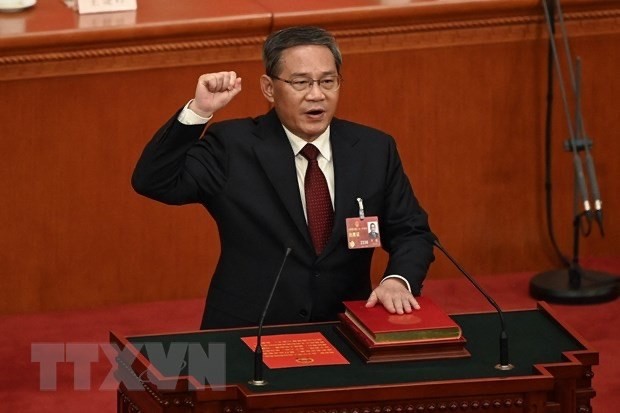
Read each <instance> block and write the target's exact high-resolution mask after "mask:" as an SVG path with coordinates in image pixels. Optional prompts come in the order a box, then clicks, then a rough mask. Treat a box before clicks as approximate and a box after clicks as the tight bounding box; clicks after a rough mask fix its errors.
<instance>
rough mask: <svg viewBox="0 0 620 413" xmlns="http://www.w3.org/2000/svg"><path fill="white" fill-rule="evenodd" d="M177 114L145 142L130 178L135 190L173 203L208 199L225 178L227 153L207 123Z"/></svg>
mask: <svg viewBox="0 0 620 413" xmlns="http://www.w3.org/2000/svg"><path fill="white" fill-rule="evenodd" d="M177 116H178V113H177V114H175V115H174V116H173V117H172V118H171V119H170V120H168V122H166V124H165V125H164V126H162V127H161V129H159V131H157V133H156V134H155V136H154V137H153V138H152V139H151V141H150V142H149V143H148V144H147V145H146V147H145V149H144V151H143V152H142V155H141V156H140V159H139V160H138V163H137V165H136V168H135V170H134V172H133V176H132V179H131V183H132V186H133V188H134V190H135V191H136V192H138V193H139V194H141V195H144V196H146V197H148V198H152V199H155V200H157V201H160V202H163V203H166V204H172V205H180V204H188V203H194V202H202V203H205V202H207V201H208V199H209V197H210V196H213V195H214V194H216V193H217V192H219V191H220V190H221V188H222V187H223V186H224V182H225V164H226V155H225V150H224V148H223V146H222V145H220V144H219V142H220V141H219V140H218V139H217V138H214V137H212V138H211V139H204V138H203V139H201V135H202V132H203V130H204V128H205V125H184V124H182V123H180V122H179V121H178V120H177Z"/></svg>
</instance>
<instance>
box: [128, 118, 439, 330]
mask: <svg viewBox="0 0 620 413" xmlns="http://www.w3.org/2000/svg"><path fill="white" fill-rule="evenodd" d="M176 117H177V115H175V116H174V117H172V118H171V119H170V120H169V121H168V122H167V123H166V124H165V125H164V126H163V127H162V128H161V129H160V130H159V131H158V132H157V133H156V134H155V136H154V137H153V139H152V140H151V141H150V142H149V143H148V145H147V146H146V148H145V150H144V152H143V154H142V156H141V158H140V160H139V161H138V164H137V166H136V169H135V171H134V174H133V178H132V184H133V187H134V189H135V190H136V191H137V192H138V193H140V194H143V195H145V196H147V197H150V198H152V199H155V200H158V201H161V202H164V203H168V204H187V203H201V204H202V205H204V206H205V208H206V209H207V210H208V211H209V213H210V214H211V215H212V216H213V218H214V219H215V221H216V222H217V225H218V230H219V236H220V242H221V255H220V258H219V261H218V263H217V266H216V268H215V272H214V274H213V277H212V281H211V284H210V287H209V292H208V295H207V300H206V306H205V313H204V316H203V322H202V328H219V327H237V326H249V325H256V324H257V322H258V320H259V318H260V315H261V314H262V311H263V307H264V305H265V303H266V301H267V297H268V295H269V292H270V290H271V288H272V285H273V282H274V280H275V276H276V273H277V272H278V269H279V267H280V265H281V262H282V259H283V257H284V252H285V250H286V248H287V247H290V248H291V249H292V253H291V254H290V256H289V258H288V260H287V262H286V264H285V266H284V269H283V272H282V275H281V278H280V281H279V283H278V286H277V288H276V291H275V295H274V297H273V299H272V302H271V306H270V308H269V312H268V313H267V318H266V323H267V324H281V323H300V322H309V321H325V320H333V319H335V318H336V316H337V314H338V313H339V312H342V311H343V306H342V301H344V300H362V299H366V298H367V297H368V295H369V294H370V292H371V284H370V264H371V258H372V254H373V251H374V249H356V250H349V249H348V247H347V238H346V227H345V219H346V218H348V217H355V216H358V203H357V201H356V199H357V198H358V197H360V198H362V199H363V201H364V208H365V213H366V215H367V216H374V215H377V216H378V217H379V224H380V228H381V235H382V246H383V248H385V249H386V250H387V251H388V252H389V256H390V258H389V262H388V265H387V268H386V271H385V275H390V274H399V275H401V276H403V277H405V278H406V279H407V280H408V281H409V282H410V284H411V286H412V289H413V292H414V294H416V295H417V294H419V293H420V289H421V287H422V281H423V279H424V277H425V275H426V272H427V270H428V267H429V265H430V263H431V262H432V261H433V259H434V257H433V250H432V248H433V247H432V236H431V234H430V230H429V227H428V222H427V216H426V213H425V212H424V211H423V210H422V208H421V207H420V205H419V204H418V201H417V200H416V198H415V196H414V194H413V191H412V189H411V185H410V183H409V180H408V179H407V177H406V175H405V174H404V171H403V168H402V165H401V161H400V158H399V156H398V153H397V150H396V145H395V142H394V140H393V139H392V138H391V137H390V136H388V135H386V134H385V133H383V132H380V131H378V130H375V129H372V128H369V127H366V126H362V125H359V124H355V123H351V122H347V121H344V120H340V119H333V121H332V123H331V135H330V140H331V145H332V154H333V162H334V175H335V194H334V198H335V213H334V228H333V232H332V235H331V238H330V239H329V241H328V243H327V246H326V247H325V249H324V250H323V252H322V253H321V254H320V256H318V257H317V256H316V253H315V251H314V248H313V246H312V242H311V240H310V235H309V232H308V228H307V225H306V221H305V217H304V212H303V208H302V204H301V199H300V194H299V187H298V183H297V175H296V169H295V160H294V154H293V150H292V148H291V146H290V143H289V141H288V139H287V137H286V134H285V132H284V129H283V127H282V125H281V123H280V120H279V119H278V117H277V115H276V113H275V111H274V110H271V111H270V112H268V113H267V114H266V115H264V116H260V117H258V118H255V119H250V118H247V119H237V120H230V121H224V122H219V123H214V124H211V125H210V126H209V127H208V129H207V131H206V133H205V135H204V137H202V138H200V137H201V135H202V133H203V130H204V126H203V125H193V126H187V125H183V124H181V123H180V122H178V121H177V120H176Z"/></svg>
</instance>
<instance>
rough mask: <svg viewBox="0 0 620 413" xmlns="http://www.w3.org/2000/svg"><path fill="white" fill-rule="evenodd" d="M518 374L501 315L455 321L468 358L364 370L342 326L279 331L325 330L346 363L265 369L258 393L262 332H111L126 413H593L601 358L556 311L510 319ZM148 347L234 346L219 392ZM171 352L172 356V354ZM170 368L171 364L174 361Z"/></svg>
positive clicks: (513, 314) (279, 329)
mask: <svg viewBox="0 0 620 413" xmlns="http://www.w3.org/2000/svg"><path fill="white" fill-rule="evenodd" d="M505 316H506V322H507V326H508V333H509V336H510V350H511V362H512V363H513V364H514V365H515V369H514V370H512V371H503V372H502V371H498V370H495V369H494V368H493V366H494V364H495V363H496V362H497V358H498V352H499V349H498V342H497V337H498V336H499V332H498V331H497V330H498V327H499V322H498V320H497V314H495V313H477V314H461V315H453V316H452V317H453V318H454V319H455V321H457V323H458V324H459V325H460V326H461V327H462V329H463V333H464V335H465V337H466V338H467V348H468V350H469V352H470V353H471V357H470V358H464V359H445V360H428V361H415V362H389V363H376V364H365V363H364V361H363V360H362V359H361V358H360V357H359V356H358V355H357V353H355V352H354V351H353V350H352V349H351V348H350V347H349V346H348V344H347V342H346V341H345V340H344V339H343V338H342V337H341V336H340V335H339V334H338V333H337V332H336V328H337V326H338V323H320V324H307V325H289V326H274V327H267V328H265V330H264V331H265V334H267V335H269V334H282V333H295V332H309V331H319V332H321V333H322V334H323V335H324V336H325V337H326V338H327V339H328V340H329V341H330V342H331V343H332V344H333V345H334V346H335V347H336V348H337V349H338V351H340V352H341V353H342V354H343V355H344V356H345V357H346V358H347V360H348V361H349V362H350V364H348V365H339V366H316V367H299V368H289V369H274V370H270V369H267V370H266V372H265V378H266V379H267V380H268V384H267V385H266V386H263V387H252V386H251V385H249V384H248V379H250V378H251V377H252V374H253V354H252V350H251V349H249V348H248V347H247V346H245V344H243V343H242V342H241V340H240V338H241V337H244V336H249V335H253V334H255V333H256V329H254V328H247V329H231V330H213V331H197V332H188V333H175V334H163V335H150V336H140V337H124V336H121V335H118V334H114V333H112V334H111V342H112V343H113V344H115V345H117V346H118V347H119V349H120V350H121V351H120V353H119V357H118V359H117V360H118V370H117V372H116V374H117V378H118V379H119V381H120V384H119V389H118V408H117V411H118V412H119V413H129V412H267V411H269V412H299V413H302V412H303V413H310V412H316V413H318V412H338V413H345V412H346V413H353V412H360V413H361V412H369V413H370V412H377V413H381V412H420V413H422V412H452V411H458V412H475V411H482V412H484V411H492V412H501V413H515V412H523V413H525V412H548V413H551V412H553V413H575V412H577V411H578V412H590V411H591V407H590V400H591V398H592V397H594V395H595V392H594V389H593V388H592V384H591V379H592V376H593V375H592V366H593V365H596V364H598V353H597V352H596V351H594V350H592V349H591V348H589V346H588V344H587V343H586V342H585V341H584V340H583V339H582V338H580V337H579V336H578V335H577V334H575V333H574V332H572V331H571V330H570V329H569V328H568V327H566V326H565V325H564V324H562V323H561V322H560V321H558V320H557V319H556V317H555V316H554V315H553V314H552V312H551V310H550V308H549V306H547V305H546V304H544V303H540V304H539V306H538V308H537V309H534V310H522V311H510V312H507V313H506V314H505ZM145 343H151V344H152V343H160V344H161V345H162V346H163V348H166V349H171V346H173V345H175V344H176V345H178V344H180V343H191V344H192V345H196V343H200V345H201V346H203V347H204V348H206V347H207V346H208V345H209V344H211V343H220V345H221V344H223V345H224V346H225V348H226V352H225V357H224V358H225V360H224V361H223V363H224V365H225V366H226V377H225V380H224V382H222V383H218V384H217V385H210V384H209V383H205V384H200V383H199V382H198V380H197V379H196V377H193V376H189V375H187V371H188V370H187V367H186V366H187V363H184V366H185V367H183V369H182V371H181V373H180V374H179V375H177V376H170V375H168V376H166V374H165V373H164V372H162V371H161V368H160V367H162V366H160V365H156V364H157V363H152V361H151V360H149V357H148V354H147V352H146V351H144V350H142V352H140V351H138V350H137V349H138V348H144V347H145V346H143V345H144V344H145ZM168 354H171V352H170V351H169V352H168ZM166 364H169V363H166Z"/></svg>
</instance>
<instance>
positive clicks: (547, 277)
mask: <svg viewBox="0 0 620 413" xmlns="http://www.w3.org/2000/svg"><path fill="white" fill-rule="evenodd" d="M573 271H575V269H572V268H571V269H569V268H567V269H563V270H554V271H547V272H543V273H540V274H538V275H535V276H534V277H533V278H532V279H531V280H530V295H531V296H532V297H534V298H536V299H537V300H542V301H547V302H551V303H560V304H594V303H603V302H607V301H613V300H615V299H616V298H617V297H618V284H619V283H620V282H619V281H620V278H619V277H617V276H615V275H611V274H607V273H604V272H599V271H587V270H583V269H581V268H579V269H578V270H577V274H575V272H573Z"/></svg>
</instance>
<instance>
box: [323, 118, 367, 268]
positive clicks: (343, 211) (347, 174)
mask: <svg viewBox="0 0 620 413" xmlns="http://www.w3.org/2000/svg"><path fill="white" fill-rule="evenodd" d="M343 126H344V125H343V124H342V122H341V121H339V120H338V119H334V121H332V125H331V131H330V142H331V146H332V156H333V162H334V178H335V195H334V197H335V203H334V204H335V211H334V228H333V230H332V234H331V237H330V239H329V241H328V242H327V245H326V246H325V249H324V250H323V252H322V253H321V255H320V256H319V261H320V260H321V259H322V258H323V257H325V256H326V255H328V254H329V253H330V252H331V251H332V250H333V249H334V248H336V247H337V246H338V243H339V242H341V238H342V234H345V233H346V225H345V219H346V218H350V216H348V215H350V211H351V209H352V207H353V208H355V205H357V202H356V198H357V196H358V194H359V188H358V184H359V177H360V176H361V173H362V168H363V163H364V159H363V154H361V153H360V151H361V148H360V146H359V145H357V143H358V141H359V138H358V137H355V136H351V135H349V134H348V133H347V131H346V128H344V127H343Z"/></svg>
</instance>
